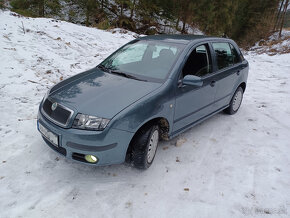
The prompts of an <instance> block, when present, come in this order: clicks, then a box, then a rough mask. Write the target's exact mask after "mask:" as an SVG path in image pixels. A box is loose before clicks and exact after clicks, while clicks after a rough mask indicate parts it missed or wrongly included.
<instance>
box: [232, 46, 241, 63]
mask: <svg viewBox="0 0 290 218" xmlns="http://www.w3.org/2000/svg"><path fill="white" fill-rule="evenodd" d="M230 47H231V51H232V54H233V63H234V64H237V63H240V62H241V59H240V55H239V53H238V52H237V49H236V48H235V47H234V46H233V45H232V44H230Z"/></svg>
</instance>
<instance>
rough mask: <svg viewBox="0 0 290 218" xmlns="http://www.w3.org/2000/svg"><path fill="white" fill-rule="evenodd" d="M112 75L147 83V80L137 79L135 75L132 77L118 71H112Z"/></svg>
mask: <svg viewBox="0 0 290 218" xmlns="http://www.w3.org/2000/svg"><path fill="white" fill-rule="evenodd" d="M110 73H112V74H116V75H119V76H123V77H126V78H129V79H135V80H139V81H145V82H146V81H147V80H144V79H140V78H137V77H136V76H133V75H130V74H127V73H124V72H121V71H118V70H110Z"/></svg>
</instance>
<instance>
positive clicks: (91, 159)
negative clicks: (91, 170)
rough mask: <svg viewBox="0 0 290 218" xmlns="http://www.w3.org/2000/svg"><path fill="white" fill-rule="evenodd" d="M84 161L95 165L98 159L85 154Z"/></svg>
mask: <svg viewBox="0 0 290 218" xmlns="http://www.w3.org/2000/svg"><path fill="white" fill-rule="evenodd" d="M85 159H86V161H88V162H89V163H96V162H97V161H98V158H97V157H96V156H94V155H90V154H87V155H86V156H85Z"/></svg>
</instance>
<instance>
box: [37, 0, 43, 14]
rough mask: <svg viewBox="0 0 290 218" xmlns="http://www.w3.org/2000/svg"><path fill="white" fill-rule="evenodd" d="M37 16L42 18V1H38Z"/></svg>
mask: <svg viewBox="0 0 290 218" xmlns="http://www.w3.org/2000/svg"><path fill="white" fill-rule="evenodd" d="M38 15H39V17H44V0H39V2H38Z"/></svg>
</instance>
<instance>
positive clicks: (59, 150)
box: [42, 137, 66, 156]
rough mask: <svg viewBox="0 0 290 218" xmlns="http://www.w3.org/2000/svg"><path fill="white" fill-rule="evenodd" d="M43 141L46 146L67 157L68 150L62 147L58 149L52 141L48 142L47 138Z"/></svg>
mask: <svg viewBox="0 0 290 218" xmlns="http://www.w3.org/2000/svg"><path fill="white" fill-rule="evenodd" d="M42 138H43V140H44V141H45V142H46V144H47V145H48V146H49V147H50V148H52V149H53V150H55V151H56V152H58V153H60V154H62V155H64V156H66V149H65V148H62V147H56V146H55V145H53V144H52V143H51V142H50V141H48V140H47V139H46V138H45V137H42Z"/></svg>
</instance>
